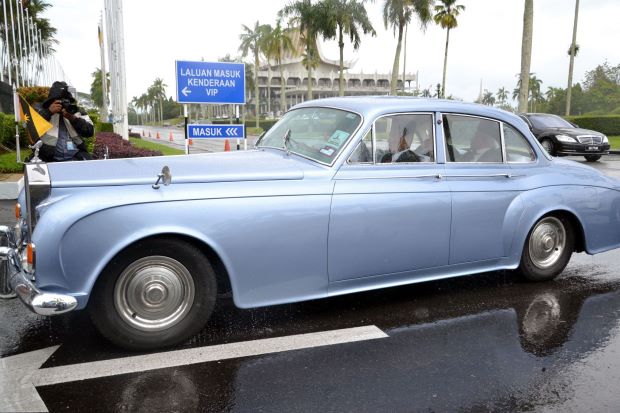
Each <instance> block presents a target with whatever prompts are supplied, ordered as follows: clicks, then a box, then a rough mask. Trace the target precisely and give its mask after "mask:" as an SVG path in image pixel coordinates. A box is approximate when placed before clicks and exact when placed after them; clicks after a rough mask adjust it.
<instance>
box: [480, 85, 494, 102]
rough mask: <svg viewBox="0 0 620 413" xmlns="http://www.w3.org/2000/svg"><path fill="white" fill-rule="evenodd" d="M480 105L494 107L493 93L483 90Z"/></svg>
mask: <svg viewBox="0 0 620 413" xmlns="http://www.w3.org/2000/svg"><path fill="white" fill-rule="evenodd" d="M482 104H483V105H488V106H493V105H495V97H494V96H493V92H489V91H488V90H486V89H485V90H484V94H483V95H482Z"/></svg>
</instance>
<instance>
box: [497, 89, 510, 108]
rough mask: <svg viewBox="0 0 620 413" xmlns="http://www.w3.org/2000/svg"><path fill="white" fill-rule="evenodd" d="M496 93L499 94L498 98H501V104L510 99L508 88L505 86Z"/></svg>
mask: <svg viewBox="0 0 620 413" xmlns="http://www.w3.org/2000/svg"><path fill="white" fill-rule="evenodd" d="M495 95H496V96H497V100H499V103H500V105H503V104H504V103H506V99H508V90H506V88H505V87H501V88H500V89H499V90H498V91H497V93H496V94H495Z"/></svg>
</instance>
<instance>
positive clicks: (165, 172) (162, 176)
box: [153, 165, 172, 189]
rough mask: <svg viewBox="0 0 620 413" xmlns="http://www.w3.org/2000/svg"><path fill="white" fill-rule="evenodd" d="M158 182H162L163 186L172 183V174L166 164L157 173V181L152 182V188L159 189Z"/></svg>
mask: <svg viewBox="0 0 620 413" xmlns="http://www.w3.org/2000/svg"><path fill="white" fill-rule="evenodd" d="M160 182H161V183H163V184H164V186H168V185H170V183H172V174H171V173H170V168H168V165H165V166H164V167H163V168H161V173H159V174H157V181H155V184H153V189H159V183H160Z"/></svg>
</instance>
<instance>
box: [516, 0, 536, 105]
mask: <svg viewBox="0 0 620 413" xmlns="http://www.w3.org/2000/svg"><path fill="white" fill-rule="evenodd" d="M533 28H534V0H525V9H524V11H523V38H522V40H521V74H520V75H519V79H520V80H521V85H520V87H519V112H522V113H525V112H527V102H528V98H529V86H530V64H531V61H532V32H533Z"/></svg>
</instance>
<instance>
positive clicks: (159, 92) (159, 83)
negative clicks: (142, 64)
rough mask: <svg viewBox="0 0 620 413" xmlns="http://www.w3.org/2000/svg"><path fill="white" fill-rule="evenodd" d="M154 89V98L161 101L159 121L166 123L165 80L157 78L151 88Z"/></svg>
mask: <svg viewBox="0 0 620 413" xmlns="http://www.w3.org/2000/svg"><path fill="white" fill-rule="evenodd" d="M151 87H152V88H153V98H154V99H156V100H157V101H159V120H160V121H161V122H162V123H163V121H164V99H165V98H166V87H168V85H166V84H165V83H164V80H163V79H161V78H156V79H155V81H154V82H153V85H152V86H151Z"/></svg>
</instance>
